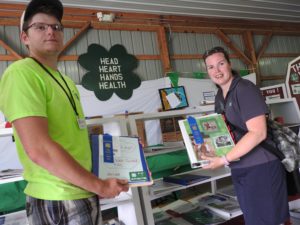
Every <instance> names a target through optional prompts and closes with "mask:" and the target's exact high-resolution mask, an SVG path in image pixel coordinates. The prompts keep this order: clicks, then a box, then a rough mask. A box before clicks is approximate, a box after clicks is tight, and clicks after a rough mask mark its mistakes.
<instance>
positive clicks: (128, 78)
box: [78, 44, 141, 101]
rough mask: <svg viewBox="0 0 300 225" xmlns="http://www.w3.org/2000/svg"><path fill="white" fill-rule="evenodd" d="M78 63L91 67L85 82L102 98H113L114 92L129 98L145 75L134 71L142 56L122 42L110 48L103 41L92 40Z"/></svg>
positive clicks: (85, 67) (123, 97)
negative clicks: (133, 53)
mask: <svg viewBox="0 0 300 225" xmlns="http://www.w3.org/2000/svg"><path fill="white" fill-rule="evenodd" d="M78 63H79V64H80V65H81V66H82V67H83V68H84V69H85V70H87V73H86V74H85V75H84V76H83V78H82V81H81V84H82V86H83V87H84V88H85V89H87V90H90V91H93V92H94V93H95V96H96V97H97V98H98V99H99V100H101V101H106V100H108V99H110V98H111V97H112V95H113V94H114V93H115V94H116V95H117V96H118V97H120V98H121V99H124V100H127V99H129V98H130V97H131V96H132V93H133V90H134V89H136V88H138V87H139V86H140V85H141V79H140V78H139V76H138V75H137V74H136V73H135V72H134V70H135V69H136V68H137V67H138V60H137V59H136V57H135V56H134V55H131V54H128V53H127V51H126V49H125V48H124V46H122V45H118V44H117V45H114V46H112V47H111V48H110V50H109V51H108V50H106V49H105V48H104V47H102V46H101V45H98V44H91V45H90V46H89V47H88V51H87V53H85V54H82V55H80V56H79V58H78Z"/></svg>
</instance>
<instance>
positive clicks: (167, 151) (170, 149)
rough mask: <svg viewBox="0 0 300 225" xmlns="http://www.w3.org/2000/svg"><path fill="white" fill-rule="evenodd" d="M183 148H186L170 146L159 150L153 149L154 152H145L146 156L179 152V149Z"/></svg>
mask: <svg viewBox="0 0 300 225" xmlns="http://www.w3.org/2000/svg"><path fill="white" fill-rule="evenodd" d="M182 150H185V148H182V147H180V148H169V149H163V150H157V151H153V152H145V156H154V155H159V154H165V153H171V152H177V151H182Z"/></svg>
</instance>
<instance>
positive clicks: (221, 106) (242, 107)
mask: <svg viewBox="0 0 300 225" xmlns="http://www.w3.org/2000/svg"><path fill="white" fill-rule="evenodd" d="M215 111H216V112H217V113H223V112H224V113H225V117H226V119H227V120H228V121H229V122H230V123H231V124H233V125H234V126H237V127H239V128H241V129H243V130H245V131H247V126H246V122H247V121H248V120H250V119H252V118H254V117H256V116H260V115H265V114H268V107H267V105H266V103H265V100H264V98H263V96H262V95H261V92H260V90H259V88H258V87H257V86H255V84H253V83H252V82H251V81H249V80H246V79H243V78H241V77H240V76H238V75H236V76H234V79H233V80H232V82H231V85H230V88H229V91H228V93H227V96H226V98H225V99H224V97H223V94H222V90H221V89H220V88H219V90H218V93H217V95H216V99H215ZM234 134H235V139H236V141H238V140H240V139H241V138H242V136H243V135H241V134H240V133H238V132H237V131H234ZM268 138H269V137H268ZM275 159H276V156H274V155H273V154H272V153H270V152H268V151H267V150H265V149H264V148H263V147H261V146H256V147H255V148H254V149H252V150H251V151H250V152H248V153H247V154H246V155H244V156H242V157H241V158H240V160H238V161H235V162H232V163H231V164H230V167H231V168H245V167H250V166H255V165H259V164H262V163H266V162H269V161H272V160H275Z"/></svg>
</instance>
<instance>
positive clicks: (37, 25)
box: [25, 23, 64, 32]
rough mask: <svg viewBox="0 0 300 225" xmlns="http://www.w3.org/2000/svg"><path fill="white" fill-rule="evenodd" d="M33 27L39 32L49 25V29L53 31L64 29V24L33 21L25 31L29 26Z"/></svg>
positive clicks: (45, 29)
mask: <svg viewBox="0 0 300 225" xmlns="http://www.w3.org/2000/svg"><path fill="white" fill-rule="evenodd" d="M32 27H33V28H34V29H35V30H37V31H40V32H44V31H47V30H48V28H49V27H51V29H52V30H53V31H63V30H64V26H63V25H61V24H47V23H33V24H31V25H29V26H28V27H27V28H26V29H25V31H27V30H28V29H30V28H32Z"/></svg>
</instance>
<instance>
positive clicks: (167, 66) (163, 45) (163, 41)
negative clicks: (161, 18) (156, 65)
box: [157, 26, 171, 74]
mask: <svg viewBox="0 0 300 225" xmlns="http://www.w3.org/2000/svg"><path fill="white" fill-rule="evenodd" d="M157 38H158V43H159V51H160V55H161V60H162V64H163V70H164V74H165V73H166V72H169V71H171V62H170V56H169V50H168V42H167V37H166V31H165V28H164V27H163V26H161V27H160V28H159V29H158V31H157Z"/></svg>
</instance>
